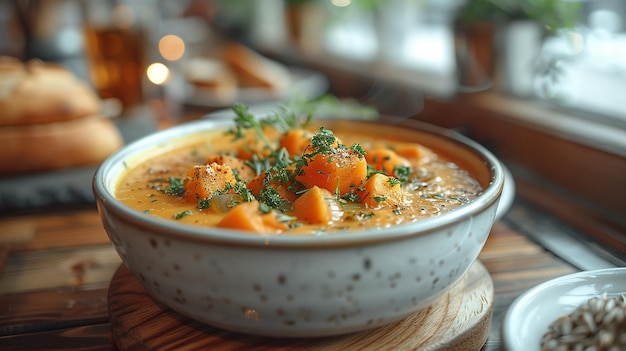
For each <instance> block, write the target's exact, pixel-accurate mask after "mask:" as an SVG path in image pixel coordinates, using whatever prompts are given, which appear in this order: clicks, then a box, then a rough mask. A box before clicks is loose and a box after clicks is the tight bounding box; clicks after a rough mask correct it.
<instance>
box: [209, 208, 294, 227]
mask: <svg viewBox="0 0 626 351" xmlns="http://www.w3.org/2000/svg"><path fill="white" fill-rule="evenodd" d="M217 226H218V227H220V228H230V229H239V230H245V231H249V232H254V233H266V234H271V233H279V232H281V231H284V230H286V229H287V226H286V225H285V224H284V223H282V222H280V221H278V219H277V218H276V214H275V213H274V212H273V211H272V212H269V213H261V211H259V202H258V201H250V202H243V203H241V204H239V205H237V206H235V207H233V208H232V209H231V210H230V211H228V212H227V213H226V215H225V216H224V217H223V218H222V219H221V220H220V221H219V222H218V223H217Z"/></svg>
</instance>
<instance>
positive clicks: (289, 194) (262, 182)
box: [246, 172, 298, 202]
mask: <svg viewBox="0 0 626 351" xmlns="http://www.w3.org/2000/svg"><path fill="white" fill-rule="evenodd" d="M246 187H247V188H248V190H250V192H252V195H254V196H255V197H257V198H258V197H259V196H260V195H261V190H263V189H266V188H268V187H271V188H272V189H273V190H275V191H276V192H277V193H278V195H280V197H281V198H283V199H285V200H287V201H289V202H293V201H294V200H295V199H296V198H297V197H298V196H297V195H296V194H295V193H294V192H293V191H291V190H290V187H289V184H283V183H281V182H280V181H278V180H275V179H272V177H271V176H270V175H268V174H267V173H266V172H263V173H261V174H259V175H258V176H256V177H254V178H252V179H250V180H249V181H248V183H246Z"/></svg>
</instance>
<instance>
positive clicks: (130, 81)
mask: <svg viewBox="0 0 626 351" xmlns="http://www.w3.org/2000/svg"><path fill="white" fill-rule="evenodd" d="M143 45H144V42H143V40H142V35H141V33H140V32H139V31H137V30H133V29H123V28H108V27H107V28H97V27H87V28H85V51H86V54H87V60H88V62H89V74H90V78H91V81H92V83H93V84H94V87H95V88H96V90H97V92H98V94H99V95H100V97H101V98H102V99H117V100H118V101H119V102H120V103H121V109H122V113H123V112H125V111H127V110H128V109H129V108H131V107H133V106H136V105H139V104H141V102H142V100H143V91H142V84H143V76H144V49H143Z"/></svg>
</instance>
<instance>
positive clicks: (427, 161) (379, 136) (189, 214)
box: [115, 110, 483, 235]
mask: <svg viewBox="0 0 626 351" xmlns="http://www.w3.org/2000/svg"><path fill="white" fill-rule="evenodd" d="M238 115H239V117H238V118H237V119H236V127H233V128H230V129H224V130H213V131H210V132H204V133H201V134H199V135H194V136H189V137H186V138H185V139H184V140H180V141H179V142H176V143H172V144H171V145H168V146H167V148H163V149H161V150H158V152H154V155H151V156H149V157H147V159H146V160H143V161H141V162H139V163H138V164H136V165H133V166H131V167H129V169H128V170H127V172H126V173H125V174H124V176H123V177H122V178H121V181H120V182H119V184H117V187H116V192H115V196H116V197H117V198H118V199H119V200H120V201H121V202H123V203H124V204H126V205H128V206H130V207H132V208H134V209H136V210H138V211H142V212H144V213H146V214H147V215H151V216H157V217H161V218H165V219H170V220H174V221H179V222H182V223H187V224H190V225H197V226H206V227H221V228H229V229H237V230H244V231H247V232H250V233H251V234H253V233H257V234H259V233H260V234H264V235H267V234H270V235H284V234H290V235H330V234H335V233H342V232H350V231H353V230H357V229H363V228H383V227H389V226H394V225H399V224H403V223H410V222H414V221H418V220H421V219H424V218H429V217H433V216H439V215H441V214H444V213H446V212H448V211H451V210H453V209H455V208H457V207H459V206H462V205H463V204H466V203H468V202H471V201H472V200H474V199H475V198H476V197H477V196H478V195H479V194H480V193H481V191H482V190H483V185H481V183H479V182H478V181H477V180H476V179H475V177H473V175H472V174H470V173H469V172H468V171H466V170H465V169H464V168H463V167H462V165H461V164H460V163H459V161H458V160H457V159H455V157H454V154H453V153H450V152H446V150H445V149H441V150H438V149H437V148H436V145H435V143H432V141H431V142H429V146H425V145H424V144H422V143H421V142H420V140H416V138H417V135H416V134H415V133H410V132H401V129H400V128H397V127H396V128H395V129H394V127H392V126H389V127H385V126H380V127H376V128H372V125H365V124H363V125H362V124H359V123H358V122H349V121H343V122H337V121H331V120H328V121H324V122H323V123H322V122H320V121H317V122H314V123H312V122H310V121H305V122H301V121H298V123H295V122H294V120H285V119H280V118H278V119H277V118H274V119H270V120H267V121H259V120H256V119H253V118H251V116H249V115H247V114H246V111H243V110H239V112H238ZM386 128H387V129H386Z"/></svg>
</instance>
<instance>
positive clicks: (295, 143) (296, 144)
mask: <svg viewBox="0 0 626 351" xmlns="http://www.w3.org/2000/svg"><path fill="white" fill-rule="evenodd" d="M311 136H312V135H311V133H310V132H308V131H307V130H304V129H290V130H289V131H288V132H287V133H285V134H284V135H283V136H282V137H281V138H280V141H279V143H280V146H281V147H284V148H285V149H286V150H287V152H289V156H291V157H293V156H296V155H301V154H302V153H303V152H304V151H305V150H306V148H307V146H309V144H310V143H311Z"/></svg>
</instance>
